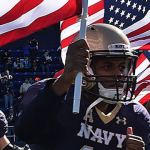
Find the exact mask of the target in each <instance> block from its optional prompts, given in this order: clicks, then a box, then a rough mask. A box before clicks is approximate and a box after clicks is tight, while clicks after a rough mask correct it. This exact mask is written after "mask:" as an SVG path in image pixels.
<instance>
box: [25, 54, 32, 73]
mask: <svg viewBox="0 0 150 150" xmlns="http://www.w3.org/2000/svg"><path fill="white" fill-rule="evenodd" d="M23 68H24V71H25V72H30V71H31V63H30V61H29V58H28V57H27V56H26V57H24V61H23Z"/></svg>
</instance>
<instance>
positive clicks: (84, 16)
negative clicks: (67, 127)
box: [73, 0, 88, 114]
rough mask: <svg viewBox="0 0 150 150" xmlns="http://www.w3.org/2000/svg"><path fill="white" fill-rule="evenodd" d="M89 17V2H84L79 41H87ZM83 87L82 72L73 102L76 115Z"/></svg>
mask: <svg viewBox="0 0 150 150" xmlns="http://www.w3.org/2000/svg"><path fill="white" fill-rule="evenodd" d="M87 16H88V0H82V14H81V25H80V31H79V39H85V35H86V22H87ZM81 87H82V72H79V73H78V74H77V76H76V79H75V89H74V102H73V113H74V114H78V113H79V110H80V99H81Z"/></svg>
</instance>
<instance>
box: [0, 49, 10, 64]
mask: <svg viewBox="0 0 150 150" xmlns="http://www.w3.org/2000/svg"><path fill="white" fill-rule="evenodd" d="M8 57H10V54H9V52H8V50H7V49H5V50H4V52H3V53H2V55H1V60H2V64H3V65H4V66H5V64H6V63H7V59H8Z"/></svg>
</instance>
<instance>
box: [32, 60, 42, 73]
mask: <svg viewBox="0 0 150 150" xmlns="http://www.w3.org/2000/svg"><path fill="white" fill-rule="evenodd" d="M31 71H32V72H39V71H40V68H39V63H38V61H37V60H36V59H33V60H32V62H31Z"/></svg>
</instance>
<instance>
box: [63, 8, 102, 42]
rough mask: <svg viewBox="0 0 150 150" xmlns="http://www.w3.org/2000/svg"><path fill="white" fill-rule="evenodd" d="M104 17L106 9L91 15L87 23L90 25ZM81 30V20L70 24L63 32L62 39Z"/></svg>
mask: <svg viewBox="0 0 150 150" xmlns="http://www.w3.org/2000/svg"><path fill="white" fill-rule="evenodd" d="M103 17H104V9H103V10H101V11H99V12H97V13H95V14H93V15H91V16H89V17H88V19H87V25H89V24H91V23H93V22H95V21H97V20H99V19H102V18H103ZM79 30H80V22H77V23H74V24H72V25H70V26H68V27H67V28H65V29H64V30H63V31H62V32H61V41H62V40H64V39H66V38H68V37H69V36H71V35H73V34H75V33H76V32H78V31H79Z"/></svg>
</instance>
